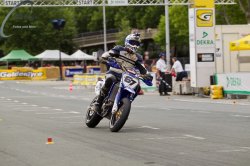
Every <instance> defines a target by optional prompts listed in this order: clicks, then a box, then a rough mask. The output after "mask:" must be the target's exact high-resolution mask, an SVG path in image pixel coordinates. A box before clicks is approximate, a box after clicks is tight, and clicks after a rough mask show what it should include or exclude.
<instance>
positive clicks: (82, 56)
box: [70, 50, 95, 60]
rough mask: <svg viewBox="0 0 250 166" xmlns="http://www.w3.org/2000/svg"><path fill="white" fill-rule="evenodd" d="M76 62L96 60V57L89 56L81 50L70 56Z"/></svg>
mask: <svg viewBox="0 0 250 166" xmlns="http://www.w3.org/2000/svg"><path fill="white" fill-rule="evenodd" d="M70 57H71V58H72V59H74V60H95V57H94V56H91V55H88V54H86V53H84V52H82V51H81V50H77V51H76V52H75V53H74V54H72V55H71V56H70Z"/></svg>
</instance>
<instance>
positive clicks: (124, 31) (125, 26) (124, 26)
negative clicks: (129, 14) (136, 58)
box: [116, 19, 131, 45]
mask: <svg viewBox="0 0 250 166" xmlns="http://www.w3.org/2000/svg"><path fill="white" fill-rule="evenodd" d="M120 29H121V31H120V32H119V33H118V38H119V40H118V42H117V43H116V44H118V45H124V41H125V38H126V36H127V35H128V34H130V31H131V28H130V26H129V21H128V20H125V19H124V20H122V22H121V25H120Z"/></svg>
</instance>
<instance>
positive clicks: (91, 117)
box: [85, 96, 103, 128]
mask: <svg viewBox="0 0 250 166" xmlns="http://www.w3.org/2000/svg"><path fill="white" fill-rule="evenodd" d="M97 98H98V96H96V97H95V98H94V99H93V101H92V102H91V103H90V105H89V107H88V109H87V113H86V117H85V124H86V125H87V126H88V127H89V128H95V127H96V126H97V125H98V124H99V123H100V121H101V120H102V118H103V117H101V116H100V115H98V114H97V112H96V111H95V110H94V109H93V106H94V103H95V102H96V100H97Z"/></svg>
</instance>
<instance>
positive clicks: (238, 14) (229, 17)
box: [215, 0, 247, 25]
mask: <svg viewBox="0 0 250 166" xmlns="http://www.w3.org/2000/svg"><path fill="white" fill-rule="evenodd" d="M241 1H242V3H243V1H244V2H245V3H244V4H246V3H247V2H246V0H241ZM215 13H216V24H217V25H225V24H226V25H232V24H246V23H247V19H246V15H245V13H244V12H243V11H242V10H241V7H240V5H239V1H237V4H235V5H217V6H216V10H215Z"/></svg>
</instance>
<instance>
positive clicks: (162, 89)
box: [156, 52, 169, 96]
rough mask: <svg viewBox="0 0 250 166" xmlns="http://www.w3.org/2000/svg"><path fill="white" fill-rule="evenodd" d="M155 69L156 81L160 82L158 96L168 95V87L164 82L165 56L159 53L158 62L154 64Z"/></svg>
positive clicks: (165, 70)
mask: <svg viewBox="0 0 250 166" xmlns="http://www.w3.org/2000/svg"><path fill="white" fill-rule="evenodd" d="M156 69H157V72H156V76H157V80H160V85H159V93H160V96H165V95H169V94H168V92H167V90H168V86H169V85H168V84H167V82H166V72H167V65H166V54H165V53H163V52H162V53H160V55H159V60H158V61H157V62H156Z"/></svg>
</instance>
